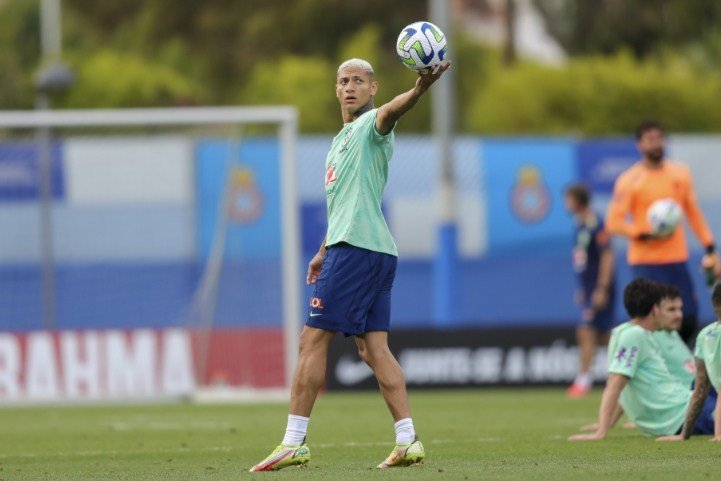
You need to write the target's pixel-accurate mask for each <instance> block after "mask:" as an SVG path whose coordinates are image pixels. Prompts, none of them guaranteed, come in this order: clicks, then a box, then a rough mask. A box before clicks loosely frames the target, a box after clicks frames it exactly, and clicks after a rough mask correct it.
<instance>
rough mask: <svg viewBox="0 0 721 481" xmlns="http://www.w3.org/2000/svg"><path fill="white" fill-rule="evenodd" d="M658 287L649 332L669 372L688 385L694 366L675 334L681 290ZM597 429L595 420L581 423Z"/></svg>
mask: <svg viewBox="0 0 721 481" xmlns="http://www.w3.org/2000/svg"><path fill="white" fill-rule="evenodd" d="M661 289H662V294H661V304H660V306H659V316H660V318H659V329H658V330H657V331H655V332H654V333H653V338H654V340H655V341H656V343H657V344H658V349H659V353H660V354H661V358H662V359H663V362H664V363H665V364H666V367H667V368H668V370H669V372H670V373H671V374H672V375H673V376H674V377H675V378H676V379H678V380H679V381H680V382H681V383H682V384H683V385H684V386H687V387H689V388H690V387H691V385H692V383H693V380H694V377H695V373H696V367H695V364H694V360H693V354H692V353H691V350H690V349H689V348H688V346H687V345H686V343H684V342H683V340H682V339H681V336H679V334H678V329H679V327H681V319H682V318H683V301H682V300H681V291H679V290H678V288H676V287H675V286H671V285H668V284H664V285H662V286H661ZM614 424H615V423H614ZM611 427H613V424H612V425H611ZM623 427H624V428H627V429H628V428H635V427H636V424H635V423H634V422H633V421H629V422H627V423H624V425H623ZM598 428H599V424H598V423H592V424H587V425H585V426H582V427H581V431H595V430H597V429H598Z"/></svg>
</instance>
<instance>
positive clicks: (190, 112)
mask: <svg viewBox="0 0 721 481" xmlns="http://www.w3.org/2000/svg"><path fill="white" fill-rule="evenodd" d="M220 124H226V125H247V124H252V125H278V138H279V141H280V149H281V155H280V197H281V199H280V205H281V209H280V211H281V229H282V233H283V235H282V241H281V249H282V286H283V310H282V315H283V339H284V341H283V342H284V355H285V366H284V368H285V384H286V385H285V389H286V390H287V392H289V390H290V383H291V379H292V377H293V372H294V371H295V366H296V363H297V360H298V343H299V339H300V315H301V295H302V292H301V287H300V282H301V272H300V234H299V230H300V222H299V211H298V203H297V199H298V195H297V188H296V182H297V179H298V177H297V175H296V165H297V156H296V145H297V139H298V111H297V109H296V108H295V107H291V106H258V107H180V108H138V109H89V110H35V111H0V128H8V129H43V128H49V129H52V128H63V127H119V126H138V127H142V126H149V125H155V126H157V125H168V126H185V125H220ZM198 387H200V386H198ZM259 391H260V389H259ZM276 391H277V390H276ZM257 394H259V393H256V395H257ZM197 397H199V398H202V397H203V396H197ZM241 397H246V396H243V395H241ZM250 397H255V396H254V395H252V394H251V396H250ZM261 397H262V395H261ZM212 398H213V397H212V396H211V397H210V399H211V400H212ZM224 399H225V398H224ZM226 400H227V399H226Z"/></svg>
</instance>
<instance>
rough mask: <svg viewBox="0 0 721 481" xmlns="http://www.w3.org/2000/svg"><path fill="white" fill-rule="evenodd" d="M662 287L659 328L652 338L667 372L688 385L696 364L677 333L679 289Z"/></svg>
mask: <svg viewBox="0 0 721 481" xmlns="http://www.w3.org/2000/svg"><path fill="white" fill-rule="evenodd" d="M662 288H663V298H662V300H661V328H660V329H659V330H658V331H656V332H654V333H653V338H654V340H655V341H656V343H657V344H658V348H659V352H660V353H661V357H662V358H663V360H664V362H665V363H666V367H667V368H668V370H669V372H670V373H671V374H673V375H674V376H675V377H676V378H677V379H678V380H679V381H681V382H682V383H683V385H684V386H689V387H690V386H691V385H692V383H693V380H694V378H695V377H696V366H695V364H694V360H693V353H692V352H691V350H690V349H689V348H688V346H687V345H686V343H685V342H683V339H681V336H680V335H679V329H681V323H682V322H683V300H682V294H681V290H680V289H678V288H677V287H676V286H672V285H662Z"/></svg>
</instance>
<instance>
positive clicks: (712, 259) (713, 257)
mask: <svg viewBox="0 0 721 481" xmlns="http://www.w3.org/2000/svg"><path fill="white" fill-rule="evenodd" d="M701 268H702V269H704V270H706V269H709V268H711V269H713V271H714V274H715V275H716V279H718V278H719V277H721V259H719V256H718V254H717V253H715V252H713V253H711V254H706V255H705V256H703V258H702V259H701Z"/></svg>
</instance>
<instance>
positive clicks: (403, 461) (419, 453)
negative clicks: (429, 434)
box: [378, 436, 426, 469]
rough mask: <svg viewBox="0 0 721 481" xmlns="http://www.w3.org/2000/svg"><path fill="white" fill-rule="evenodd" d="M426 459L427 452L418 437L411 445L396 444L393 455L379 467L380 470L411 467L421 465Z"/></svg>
mask: <svg viewBox="0 0 721 481" xmlns="http://www.w3.org/2000/svg"><path fill="white" fill-rule="evenodd" d="M425 457H426V451H425V449H423V444H422V443H421V441H420V439H418V436H416V439H415V440H413V442H412V443H410V444H396V447H394V448H393V451H391V454H390V455H389V456H388V457H387V458H386V460H385V461H383V462H382V463H381V464H379V465H378V467H379V468H381V469H383V468H396V467H402V466H411V465H413V464H420V463H421V462H422V461H423V459H424V458H425Z"/></svg>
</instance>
